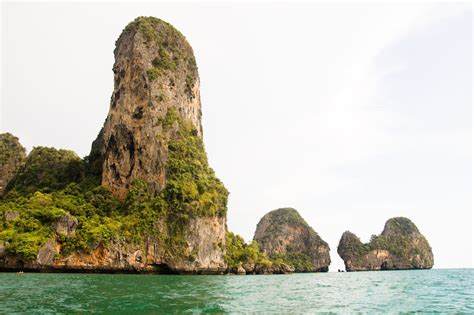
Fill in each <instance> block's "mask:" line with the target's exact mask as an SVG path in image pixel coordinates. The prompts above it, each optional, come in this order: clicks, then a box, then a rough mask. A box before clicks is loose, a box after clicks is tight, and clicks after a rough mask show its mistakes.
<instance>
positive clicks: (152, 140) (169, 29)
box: [91, 17, 202, 199]
mask: <svg viewBox="0 0 474 315" xmlns="http://www.w3.org/2000/svg"><path fill="white" fill-rule="evenodd" d="M114 54H115V64H114V67H113V71H114V91H113V93H112V97H111V103H110V110H109V114H108V116H107V119H106V121H105V124H104V127H103V129H102V131H101V132H100V134H99V137H98V139H97V140H96V141H95V142H94V145H93V148H92V153H91V156H97V157H98V159H99V160H100V163H101V164H102V165H101V166H102V173H101V175H102V185H103V186H104V187H106V188H107V189H108V190H110V191H111V192H112V194H113V195H114V196H116V197H117V198H119V199H124V198H125V197H126V194H127V191H128V188H129V186H130V184H131V183H132V182H133V181H134V180H135V179H141V180H145V181H146V182H147V184H148V185H149V188H150V191H151V192H152V193H158V192H160V191H161V190H162V189H163V188H164V187H165V186H166V171H167V169H166V161H167V159H168V144H169V141H170V139H172V138H175V137H176V133H177V129H179V128H180V126H179V125H178V124H177V123H176V122H175V121H173V119H174V117H171V116H173V115H178V116H179V117H180V118H181V119H182V120H183V121H186V122H189V123H190V124H191V126H192V129H193V132H194V133H195V134H196V136H198V137H202V126H201V101H200V95H199V76H198V71H197V66H196V61H195V58H194V54H193V50H192V48H191V46H190V45H189V43H188V42H187V40H186V39H185V38H184V36H183V35H182V34H181V33H179V31H177V30H176V29H175V28H174V27H173V26H171V25H170V24H168V23H166V22H164V21H161V20H159V19H156V18H151V17H149V18H145V17H140V18H137V19H136V20H135V21H133V22H132V23H130V24H129V25H128V26H127V27H126V28H125V30H124V31H123V32H122V34H121V35H120V37H119V39H118V40H117V42H116V48H115V51H114ZM167 115H168V116H167Z"/></svg>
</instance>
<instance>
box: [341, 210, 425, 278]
mask: <svg viewBox="0 0 474 315" xmlns="http://www.w3.org/2000/svg"><path fill="white" fill-rule="evenodd" d="M337 252H338V254H339V256H341V258H342V259H343V260H344V264H345V266H346V270H347V271H364V270H394V269H429V268H432V267H433V263H434V259H433V253H432V251H431V247H430V245H429V244H428V241H427V240H426V238H425V237H424V236H423V235H422V234H421V233H420V231H419V230H418V228H417V227H416V226H415V224H414V223H413V222H411V221H410V220H409V219H407V218H403V217H397V218H391V219H389V220H388V221H387V222H386V223H385V227H384V229H383V231H382V233H381V234H380V235H378V236H376V235H373V236H372V239H371V240H370V242H369V243H366V244H363V243H362V242H361V241H360V239H359V238H358V237H357V236H356V235H355V234H353V233H351V232H349V231H346V232H344V234H343V235H342V237H341V240H340V241H339V246H338V248H337Z"/></svg>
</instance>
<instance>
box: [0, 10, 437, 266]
mask: <svg viewBox="0 0 474 315" xmlns="http://www.w3.org/2000/svg"><path fill="white" fill-rule="evenodd" d="M114 55H115V63H114V66H113V72H114V91H113V93H112V97H111V102H110V107H109V113H108V115H107V118H106V120H105V123H104V126H103V128H102V129H101V130H100V132H99V133H98V136H97V139H96V140H95V141H94V142H93V143H92V148H91V152H90V154H89V155H88V156H86V157H85V158H82V159H81V158H80V157H79V156H78V155H77V154H76V153H74V152H73V151H70V150H63V149H59V150H58V149H55V148H48V147H34V148H33V150H31V152H30V153H29V154H28V155H26V150H25V148H24V147H23V146H22V145H21V144H20V142H19V139H18V138H17V137H15V136H13V135H12V134H10V133H4V134H0V270H4V271H8V270H10V271H14V270H31V271H73V272H134V273H180V274H224V273H235V274H268V273H291V272H326V271H328V266H329V265H330V263H331V260H330V256H329V246H328V244H327V243H326V242H325V241H324V240H322V239H321V237H320V236H319V235H318V234H317V233H316V232H315V231H314V230H313V228H311V227H310V226H309V225H308V223H307V222H306V221H305V220H304V219H303V218H302V217H301V216H300V214H299V213H298V212H297V211H296V210H295V209H292V208H281V209H277V210H274V211H271V212H269V213H267V214H266V215H265V216H263V217H262V219H261V220H260V222H259V223H258V225H257V228H256V231H255V236H254V239H253V240H252V241H251V242H249V243H246V242H245V241H244V240H243V238H242V237H240V236H239V235H236V234H234V233H232V232H230V231H228V229H227V197H228V194H229V193H228V191H227V189H226V188H225V186H224V184H223V183H222V182H221V181H220V180H219V179H218V178H217V176H216V175H215V173H214V171H213V170H212V168H211V167H210V166H209V164H208V160H207V155H206V152H205V149H204V144H203V139H202V136H203V134H202V125H201V100H200V81H199V73H198V68H197V64H196V60H195V58H194V53H193V50H192V48H191V46H190V45H189V43H188V42H187V40H186V38H185V37H184V36H183V35H182V34H181V33H180V32H179V31H178V30H176V29H175V28H174V27H173V26H171V25H170V24H168V23H166V22H164V21H162V20H160V19H157V18H154V17H139V18H137V19H135V20H134V21H133V22H131V23H130V24H129V25H127V26H126V28H125V29H124V30H123V32H122V34H121V35H120V37H119V38H118V40H117V41H116V47H115V50H114ZM338 253H339V255H340V256H341V258H342V259H343V260H344V262H345V265H346V269H347V271H359V270H384V269H418V268H431V267H432V266H433V255H432V252H431V248H430V247H429V244H428V242H427V241H426V239H425V238H424V237H423V236H422V235H421V234H420V233H419V231H418V229H417V228H416V226H415V225H414V224H413V223H412V222H411V221H410V220H408V219H406V218H393V219H390V220H389V221H387V223H386V225H385V229H384V231H383V232H382V234H381V235H380V236H377V237H374V238H373V239H372V240H371V241H370V243H368V244H363V243H362V242H361V241H360V240H359V239H358V238H357V237H356V236H355V235H354V234H352V233H350V232H345V233H344V234H343V236H342V238H341V241H340V244H339V246H338Z"/></svg>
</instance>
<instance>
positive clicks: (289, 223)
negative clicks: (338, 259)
mask: <svg viewBox="0 0 474 315" xmlns="http://www.w3.org/2000/svg"><path fill="white" fill-rule="evenodd" d="M254 239H255V240H256V241H257V243H258V246H259V248H260V250H261V251H263V252H264V253H265V254H266V255H267V256H268V257H270V258H271V259H272V260H278V259H280V260H282V261H283V262H285V263H286V264H288V265H291V266H293V267H294V268H295V271H296V272H314V271H328V266H329V264H330V263H331V259H330V256H329V246H328V244H327V243H326V242H325V241H323V240H322V239H321V237H319V235H318V234H317V233H316V232H315V231H314V230H313V228H311V227H310V226H309V225H308V224H307V223H306V221H305V220H304V219H303V218H302V217H301V216H300V214H299V213H298V211H296V210H295V209H292V208H282V209H277V210H274V211H271V212H269V213H267V214H266V215H265V216H263V217H262V219H261V220H260V222H259V223H258V224H257V229H256V231H255V236H254Z"/></svg>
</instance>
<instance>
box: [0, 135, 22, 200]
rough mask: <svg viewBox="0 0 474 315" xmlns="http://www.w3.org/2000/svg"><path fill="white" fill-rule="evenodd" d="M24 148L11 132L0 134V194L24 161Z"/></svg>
mask: <svg viewBox="0 0 474 315" xmlns="http://www.w3.org/2000/svg"><path fill="white" fill-rule="evenodd" d="M25 152H26V150H25V148H24V147H23V146H22V145H21V144H20V141H19V140H18V138H17V137H15V136H14V135H12V134H11V133H8V132H6V133H2V134H0V195H2V193H3V191H4V190H5V188H6V186H7V184H8V182H9V181H10V180H11V179H12V178H13V177H14V176H15V174H16V172H17V171H18V169H19V168H20V167H21V166H22V165H23V164H24V163H25V159H26V153H25Z"/></svg>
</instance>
